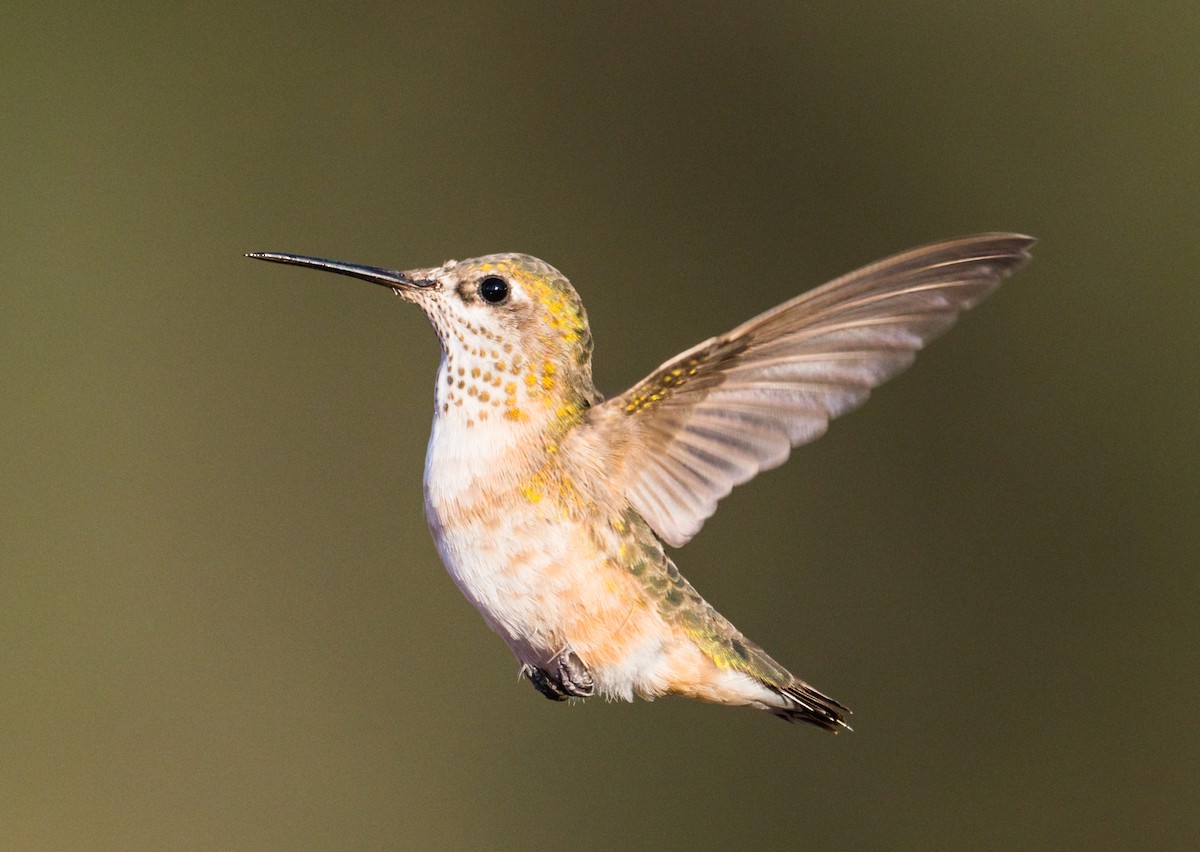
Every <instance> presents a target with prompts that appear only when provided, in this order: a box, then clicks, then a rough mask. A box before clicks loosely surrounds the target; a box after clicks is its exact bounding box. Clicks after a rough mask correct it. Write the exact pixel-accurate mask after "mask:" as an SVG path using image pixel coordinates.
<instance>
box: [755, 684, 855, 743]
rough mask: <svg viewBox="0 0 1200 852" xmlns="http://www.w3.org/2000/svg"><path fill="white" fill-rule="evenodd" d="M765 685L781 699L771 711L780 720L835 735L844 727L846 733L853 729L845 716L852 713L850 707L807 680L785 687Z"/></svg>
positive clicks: (770, 708)
mask: <svg viewBox="0 0 1200 852" xmlns="http://www.w3.org/2000/svg"><path fill="white" fill-rule="evenodd" d="M765 685H766V686H767V688H768V689H770V690H771V691H772V692H773V693H775V694H776V695H777V696H779V698H780V704H779V705H778V706H773V707H769V708H768V709H769V710H770V711H771V713H773V714H774V715H776V716H778V717H779V718H780V719H783V720H784V721H786V722H808V723H809V724H811V725H816V726H817V727H819V728H824V729H825V730H827V731H833V732H834V733H835V734H836V733H837V732H838V731H839V730H841V729H843V728H844V729H845V730H847V731H851V730H853V728H851V727H850V726H849V725H847V724H846V718H845V716H844V715H843V714H844V713H849V712H850V710H849V708H847V707H846V706H844V705H843V704H840V703H839V702H837V701H835V700H834V699H832V698H830V697H829V696H828V695H825V694H824V693H822V692H818V691H817V690H815V689H813V688H812V687H811V686H809V685H808V684H807V683H805V682H804V681H802V680H797V681H793V682H792V684H791V685H789V686H787V687H784V688H779V687H776V686H773V685H771V684H765Z"/></svg>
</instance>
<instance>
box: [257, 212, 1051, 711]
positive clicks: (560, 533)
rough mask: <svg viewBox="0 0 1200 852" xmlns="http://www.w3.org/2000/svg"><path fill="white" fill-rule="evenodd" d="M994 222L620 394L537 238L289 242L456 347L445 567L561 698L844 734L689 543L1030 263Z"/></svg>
mask: <svg viewBox="0 0 1200 852" xmlns="http://www.w3.org/2000/svg"><path fill="white" fill-rule="evenodd" d="M1033 242H1034V240H1033V239H1032V238H1030V237H1026V236H1022V235H1020V234H1009V233H989V234H980V235H977V236H967V237H960V238H957V239H951V240H945V241H942V242H937V243H933V244H930V245H927V246H924V247H921V248H915V249H912V250H910V251H907V252H904V253H901V254H897V255H895V256H893V257H890V258H887V259H885V260H882V261H879V262H877V263H874V264H871V265H869V266H866V267H863V268H862V269H859V270H858V271H856V272H851V273H849V274H848V275H844V276H842V277H841V278H837V279H835V280H833V281H831V282H829V283H827V284H824V285H823V286H820V287H817V288H816V289H813V290H810V291H808V292H806V293H802V294H801V295H799V296H796V297H795V298H793V299H791V300H790V301H787V302H784V303H783V304H781V305H778V306H777V307H775V308H773V309H771V310H768V311H766V312H765V313H762V314H760V315H758V316H756V317H754V318H753V319H751V320H749V321H747V322H745V323H743V324H742V325H740V326H738V327H737V328H735V329H733V330H732V331H729V332H727V333H725V334H721V335H718V336H716V337H712V338H709V339H708V340H705V341H704V342H702V343H699V344H697V345H696V346H693V347H692V348H691V349H688V350H687V351H686V352H683V353H682V354H680V355H677V356H675V357H674V358H672V359H670V360H669V361H667V362H666V363H664V364H663V365H661V366H660V367H659V368H658V369H656V370H654V371H653V372H652V373H650V374H649V375H648V376H647V377H646V378H644V379H643V380H642V381H640V382H638V383H637V384H635V385H634V386H633V387H631V388H629V389H628V390H626V391H625V392H624V393H621V394H619V395H617V396H614V397H612V398H610V399H605V398H604V397H603V396H601V394H600V393H599V392H598V391H597V390H596V386H595V384H594V383H593V382H592V335H591V331H590V330H589V327H588V320H587V314H586V312H585V311H584V307H583V302H582V301H581V300H580V298H579V295H578V294H577V293H576V291H575V288H574V287H573V286H572V285H571V283H570V282H569V281H568V280H567V278H566V277H565V276H564V275H563V274H562V273H561V272H559V271H558V270H557V269H555V268H554V267H552V266H550V265H549V264H548V263H546V262H544V261H542V260H539V259H537V258H535V257H531V256H529V255H525V254H492V255H487V256H484V257H477V258H472V259H470V260H460V261H454V260H450V261H447V262H445V263H443V264H442V265H441V266H435V267H428V268H420V269H410V270H406V271H401V270H394V269H387V268H381V267H375V266H363V265H358V264H352V263H343V262H340V261H334V260H325V259H321V258H315V257H306V256H302V255H294V254H281V253H277V252H259V253H253V254H248V255H247V257H251V258H256V259H259V260H266V261H271V262H274V263H284V264H292V265H296V266H303V267H310V268H313V269H320V270H325V271H328V272H334V273H338V274H341V275H348V276H351V277H353V278H358V279H361V280H364V281H369V282H371V283H374V284H379V285H382V286H384V287H387V288H389V289H390V290H392V292H393V293H395V294H396V295H397V296H399V297H400V298H401V299H402V300H404V301H405V302H411V303H412V304H414V305H416V306H417V307H418V308H420V310H421V311H422V312H423V313H424V314H425V316H426V318H428V320H429V322H430V323H431V324H432V325H433V327H434V330H435V331H436V333H437V338H438V340H439V342H440V344H441V363H440V366H439V368H438V373H437V380H436V385H435V391H434V403H435V409H434V416H433V427H432V433H431V436H430V440H429V447H428V451H427V454H426V459H425V482H424V493H425V509H426V515H427V518H428V522H429V527H430V531H431V532H432V535H433V539H434V542H435V545H436V548H437V551H438V554H439V555H440V557H441V559H442V562H443V563H444V564H445V567H446V569H447V570H448V572H449V574H450V576H451V577H452V578H453V580H454V582H455V584H456V585H457V586H458V587H459V589H460V590H461V591H462V593H463V594H464V595H465V596H466V598H467V599H468V600H469V601H470V602H471V603H472V604H474V606H475V607H476V608H477V609H478V610H479V612H480V613H481V614H482V615H483V618H484V620H485V621H486V622H487V624H488V625H489V626H490V627H491V628H492V630H494V631H495V632H496V633H498V634H499V635H500V636H501V638H503V639H504V641H505V642H506V643H507V644H508V646H509V647H510V648H511V649H512V651H513V653H514V654H515V655H516V657H517V660H518V661H519V663H520V672H521V675H522V676H523V677H524V678H527V679H528V680H529V681H530V682H531V683H532V685H533V686H534V687H535V688H536V689H537V690H538V691H539V692H540V693H542V694H543V695H545V696H546V697H547V698H550V699H552V700H556V701H563V700H567V699H570V698H587V697H590V696H593V695H601V696H604V697H606V698H608V699H610V700H613V699H623V700H627V701H632V700H633V699H634V696H638V697H641V698H644V699H647V700H652V699H654V698H656V697H658V696H662V695H682V696H686V697H690V698H695V699H699V700H702V701H708V702H714V703H717V704H726V705H740V706H749V707H754V708H758V709H760V710H765V711H768V712H770V713H773V714H774V715H776V716H778V717H780V718H783V719H785V720H787V721H792V722H794V721H802V722H809V723H812V724H814V725H817V726H819V727H821V728H824V729H826V730H830V731H834V732H837V731H838V730H839V729H843V728H845V729H849V726H848V725H847V724H846V720H845V716H846V714H847V713H848V712H849V711H848V710H847V708H846V707H845V706H843V705H842V704H840V703H839V702H837V701H835V700H834V699H832V698H830V697H829V696H828V695H825V694H824V693H822V692H820V691H818V690H817V689H816V688H814V687H812V686H810V685H809V684H807V683H805V682H804V681H802V680H800V679H799V678H797V677H796V676H795V675H793V674H792V673H791V672H789V671H788V670H787V669H786V668H784V667H783V666H782V665H780V664H779V663H777V662H776V661H775V660H774V659H773V658H772V657H770V656H769V655H768V654H767V652H766V651H764V650H763V649H762V648H760V647H759V646H758V645H756V644H755V643H754V642H752V641H750V640H749V639H747V638H746V637H745V636H743V635H742V633H741V632H740V631H738V629H737V628H736V627H734V626H733V625H732V624H731V623H730V622H729V621H728V620H727V619H726V618H724V617H723V616H722V615H721V614H720V613H719V612H717V610H716V609H714V608H713V606H712V605H711V604H709V603H708V602H707V601H706V600H705V599H704V598H703V597H701V596H700V594H699V593H698V592H697V591H696V590H695V588H693V587H692V584H691V583H689V582H688V581H687V580H686V579H685V578H684V577H683V575H682V574H680V572H679V569H678V568H676V566H675V562H674V560H673V559H672V558H671V556H670V555H669V554H668V552H667V550H666V549H665V545H666V546H670V547H672V548H677V547H680V546H682V545H684V544H686V543H687V542H688V541H689V540H690V539H691V538H692V537H693V536H694V535H696V533H697V532H698V531H699V530H700V528H701V526H702V525H703V524H704V521H705V520H706V519H707V518H708V517H710V516H711V515H712V514H713V512H714V511H715V510H716V506H717V502H718V501H719V500H720V499H721V498H723V497H724V496H726V495H727V494H729V492H730V491H731V489H732V488H733V487H734V486H735V485H739V484H741V483H744V482H746V481H747V480H749V479H751V478H752V477H753V476H754V475H755V474H757V473H758V472H759V471H762V470H767V469H769V468H773V467H776V466H777V465H780V464H782V463H783V462H784V460H785V459H787V457H788V455H789V453H790V451H791V449H792V447H794V446H797V445H800V444H805V443H808V442H809V441H812V440H814V439H815V438H817V437H819V436H820V435H822V434H823V433H824V432H825V429H826V427H827V425H828V423H829V421H830V420H831V419H832V418H834V417H838V416H840V415H842V414H845V413H846V412H848V411H850V410H852V409H854V408H856V407H858V406H859V405H861V404H862V403H863V402H864V401H865V400H866V399H867V396H868V394H869V393H870V391H871V388H873V387H875V386H876V385H878V384H879V383H881V382H883V381H885V380H886V379H888V378H891V377H892V376H894V375H896V374H897V373H899V372H900V371H901V370H904V369H905V368H906V367H908V366H909V364H911V363H912V361H913V359H914V357H915V354H916V352H917V350H919V349H921V348H922V347H923V346H924V345H925V344H926V343H928V342H929V341H930V340H931V339H933V338H934V337H936V336H937V335H938V334H940V333H941V332H943V331H945V330H946V329H947V328H949V327H950V326H951V325H952V324H953V323H954V321H955V320H956V318H957V317H958V314H959V313H960V312H962V311H964V310H966V309H968V308H971V307H973V306H974V305H975V304H976V303H978V302H979V301H980V300H981V299H983V298H984V297H985V296H987V295H988V294H990V293H991V292H992V291H993V290H994V289H995V288H996V287H997V285H998V284H999V283H1000V281H1001V280H1002V279H1003V278H1005V277H1007V276H1008V275H1009V274H1011V273H1012V272H1013V271H1014V270H1016V269H1017V268H1018V267H1020V266H1021V265H1023V264H1024V263H1025V262H1026V261H1027V260H1028V259H1029V248H1030V247H1031V246H1032V245H1033Z"/></svg>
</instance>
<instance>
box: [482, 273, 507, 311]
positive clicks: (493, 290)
mask: <svg viewBox="0 0 1200 852" xmlns="http://www.w3.org/2000/svg"><path fill="white" fill-rule="evenodd" d="M479 297H480V298H481V299H483V300H484V301H485V302H487V303H489V304H492V305H498V304H500V303H501V302H503V301H504V300H505V299H507V298H508V282H507V281H505V280H504V279H503V278H498V277H496V276H495V275H489V276H488V277H487V278H484V279H483V280H482V281H480V282H479Z"/></svg>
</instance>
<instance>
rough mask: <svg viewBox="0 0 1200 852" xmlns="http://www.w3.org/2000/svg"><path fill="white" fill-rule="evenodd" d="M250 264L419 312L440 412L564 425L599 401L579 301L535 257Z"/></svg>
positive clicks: (293, 259) (291, 258)
mask: <svg viewBox="0 0 1200 852" xmlns="http://www.w3.org/2000/svg"><path fill="white" fill-rule="evenodd" d="M247 257H253V258H257V259H259V260H269V261H272V262H275V263H288V264H293V265H296V266H307V267H311V268H315V269H324V270H326V271H329V272H336V273H339V274H342V275H349V276H351V277H354V278H359V279H362V280H365V281H370V282H372V283H375V284H381V285H383V286H385V287H389V288H391V289H392V291H393V292H394V293H395V294H396V295H398V296H399V297H400V298H402V299H404V300H405V301H406V302H412V303H413V304H415V305H416V306H417V307H419V308H420V309H421V310H422V312H424V314H425V316H426V317H428V318H429V321H430V323H431V324H432V325H433V327H434V330H435V331H436V332H437V336H438V340H439V341H440V342H441V346H442V368H441V372H440V374H439V379H438V386H437V404H438V410H439V413H441V414H451V412H453V411H456V410H461V413H462V414H463V415H465V416H466V417H467V419H468V421H469V423H471V424H473V423H475V422H480V421H484V420H488V419H491V418H495V419H497V420H500V421H501V422H504V421H507V422H510V423H530V422H532V423H534V424H536V425H546V424H547V423H549V424H551V425H552V424H554V423H559V424H561V425H562V426H564V427H566V426H569V425H571V424H573V423H574V422H577V421H578V419H579V417H580V416H581V415H582V413H583V411H584V410H586V409H587V408H588V407H589V406H590V405H592V404H593V403H594V402H597V401H598V400H599V396H598V394H597V393H596V390H595V387H594V385H593V384H592V364H591V359H592V335H591V331H590V330H589V328H588V321H587V313H586V312H585V311H584V309H583V302H582V301H581V300H580V298H579V295H578V294H577V293H576V292H575V288H574V287H572V286H571V282H570V281H568V280H567V278H566V276H564V275H563V274H562V273H561V272H559V271H558V270H557V269H555V268H554V267H552V266H550V264H548V263H546V262H545V261H542V260H538V259H537V258H536V257H531V256H529V255H526V254H491V255H486V256H484V257H476V258H471V259H469V260H460V261H455V260H448V261H446V262H445V263H443V264H442V265H441V266H437V267H431V268H427V269H410V270H407V271H398V270H391V269H383V268H380V267H374V266H360V265H357V264H349V263H342V262H340V261H331V260H323V259H320V258H312V257H303V256H300V255H291V254H277V253H273V252H264V253H255V254H250V255H247Z"/></svg>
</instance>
